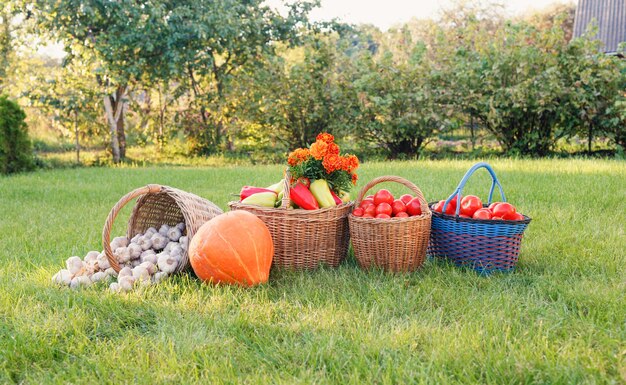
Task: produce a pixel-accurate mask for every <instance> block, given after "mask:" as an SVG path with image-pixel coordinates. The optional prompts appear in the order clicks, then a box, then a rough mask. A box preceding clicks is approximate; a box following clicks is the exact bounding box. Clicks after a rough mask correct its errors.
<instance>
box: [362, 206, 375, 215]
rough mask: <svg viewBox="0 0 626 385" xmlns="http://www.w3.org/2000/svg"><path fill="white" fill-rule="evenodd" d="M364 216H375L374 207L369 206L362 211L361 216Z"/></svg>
mask: <svg viewBox="0 0 626 385" xmlns="http://www.w3.org/2000/svg"><path fill="white" fill-rule="evenodd" d="M365 214H369V215H371V216H372V217H373V216H374V215H376V206H374V205H369V206H367V207H365V208H364V211H363V216H365Z"/></svg>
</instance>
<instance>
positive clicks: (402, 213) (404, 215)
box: [395, 211, 409, 218]
mask: <svg viewBox="0 0 626 385" xmlns="http://www.w3.org/2000/svg"><path fill="white" fill-rule="evenodd" d="M408 217H409V214H407V213H406V211H400V212H399V213H397V214H396V215H395V218H408Z"/></svg>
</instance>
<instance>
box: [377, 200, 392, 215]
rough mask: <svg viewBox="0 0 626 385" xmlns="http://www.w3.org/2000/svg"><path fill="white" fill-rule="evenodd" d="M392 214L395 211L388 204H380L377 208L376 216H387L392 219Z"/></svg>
mask: <svg viewBox="0 0 626 385" xmlns="http://www.w3.org/2000/svg"><path fill="white" fill-rule="evenodd" d="M391 213H393V209H392V208H391V205H390V204H389V203H387V202H383V203H380V204H379V205H378V206H376V214H386V215H389V217H391Z"/></svg>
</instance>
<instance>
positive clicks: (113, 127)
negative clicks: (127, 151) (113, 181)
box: [104, 95, 120, 163]
mask: <svg viewBox="0 0 626 385" xmlns="http://www.w3.org/2000/svg"><path fill="white" fill-rule="evenodd" d="M104 110H105V112H106V115H107V123H109V131H110V133H111V153H112V154H113V163H119V162H120V144H119V142H118V136H117V123H116V121H115V112H114V111H113V105H112V103H111V97H110V96H109V95H105V96H104Z"/></svg>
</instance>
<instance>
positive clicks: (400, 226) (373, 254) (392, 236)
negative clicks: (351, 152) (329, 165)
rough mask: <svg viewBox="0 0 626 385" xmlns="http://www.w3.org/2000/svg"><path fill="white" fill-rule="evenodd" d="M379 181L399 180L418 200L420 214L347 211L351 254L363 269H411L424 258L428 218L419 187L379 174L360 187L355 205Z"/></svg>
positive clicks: (398, 179)
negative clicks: (397, 215) (382, 215)
mask: <svg viewBox="0 0 626 385" xmlns="http://www.w3.org/2000/svg"><path fill="white" fill-rule="evenodd" d="M383 182H396V183H400V184H402V185H404V186H406V187H407V188H408V189H409V190H411V191H412V192H413V193H414V194H415V196H416V197H417V198H418V199H419V201H420V203H421V207H422V215H419V216H414V217H408V218H392V219H377V218H362V217H356V216H354V215H352V214H350V216H349V221H350V238H351V239H352V247H353V249H354V256H355V257H356V259H357V261H358V262H359V265H360V266H361V267H362V268H364V269H369V268H373V267H376V268H382V269H383V270H387V271H395V272H399V271H414V270H416V269H417V268H419V267H420V266H421V265H422V264H423V263H424V259H425V258H426V248H427V247H428V239H429V237H430V220H431V212H430V209H429V207H428V203H427V202H426V199H425V198H424V195H423V194H422V192H421V191H420V189H419V188H418V187H417V186H416V185H414V184H413V183H411V182H409V181H408V180H406V179H404V178H401V177H398V176H381V177H378V178H376V179H374V180H372V181H371V182H369V183H368V184H366V185H365V186H364V187H363V188H362V189H361V191H360V192H359V195H358V197H357V200H356V203H355V205H356V207H358V206H359V205H360V204H361V201H362V200H363V197H364V196H365V194H366V193H367V192H368V191H369V190H370V189H371V188H372V187H374V186H376V185H377V184H379V183H383Z"/></svg>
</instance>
